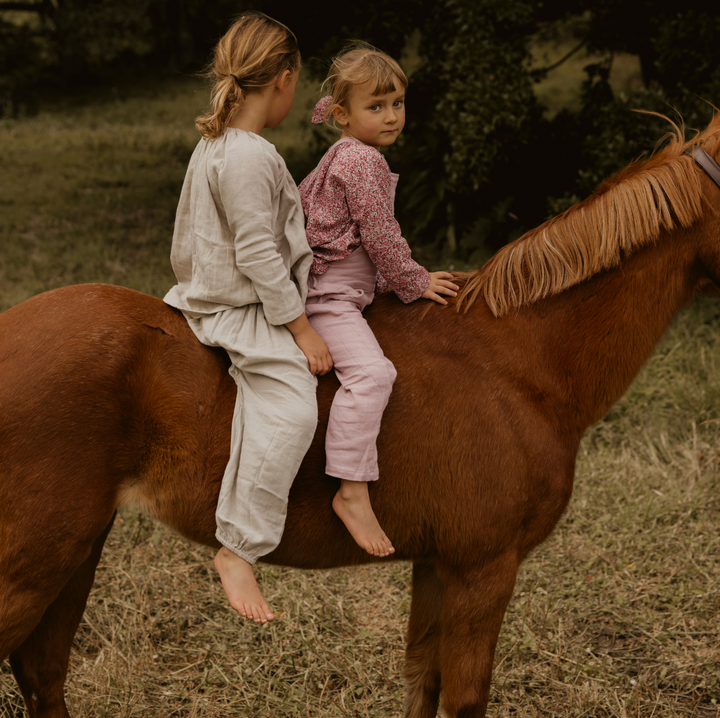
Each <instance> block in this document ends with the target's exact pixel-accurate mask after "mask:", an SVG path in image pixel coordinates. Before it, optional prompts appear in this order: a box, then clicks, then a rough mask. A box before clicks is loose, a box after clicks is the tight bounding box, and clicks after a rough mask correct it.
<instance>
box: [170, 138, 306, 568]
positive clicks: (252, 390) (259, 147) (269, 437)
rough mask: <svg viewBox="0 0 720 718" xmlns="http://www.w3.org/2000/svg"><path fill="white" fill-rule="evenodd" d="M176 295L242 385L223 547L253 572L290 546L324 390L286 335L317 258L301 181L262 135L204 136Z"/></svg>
mask: <svg viewBox="0 0 720 718" xmlns="http://www.w3.org/2000/svg"><path fill="white" fill-rule="evenodd" d="M171 261H172V266H173V270H174V271H175V275H176V276H177V279H178V283H177V285H176V286H175V287H173V288H172V289H171V290H170V291H169V292H168V294H167V295H166V297H165V301H166V302H167V303H168V304H170V305H171V306H174V307H177V308H178V309H181V310H182V311H183V313H184V314H185V317H186V318H187V320H188V324H189V325H190V327H191V329H192V330H193V332H194V333H195V335H196V336H197V337H198V339H199V340H200V341H201V342H203V344H207V345H209V346H220V347H223V348H224V349H226V350H227V352H228V355H229V356H230V360H231V362H232V366H231V368H230V374H231V375H232V376H233V378H234V379H235V381H236V383H237V385H238V397H237V403H236V405H235V414H234V416H233V425H232V439H231V446H230V461H229V463H228V466H227V468H226V470H225V474H224V476H223V481H222V487H221V489H220V497H219V500H218V508H217V514H216V520H217V525H218V528H217V533H216V536H217V538H218V540H219V541H220V543H222V544H223V545H224V546H226V547H227V548H228V549H230V550H231V551H233V552H234V553H236V554H237V555H238V556H241V557H242V558H244V559H245V560H247V561H249V562H250V563H254V562H255V561H256V560H257V558H258V557H260V556H263V555H265V554H267V553H269V552H270V551H272V550H273V549H274V548H275V547H276V546H277V544H278V543H279V542H280V539H281V537H282V532H283V528H284V525H285V516H286V511H287V496H288V492H289V491H290V486H291V484H292V481H293V479H294V478H295V475H296V474H297V471H298V469H299V467H300V463H301V461H302V459H303V457H304V456H305V453H306V451H307V449H308V448H309V446H310V442H311V441H312V438H313V435H314V433H315V428H316V425H317V401H316V396H315V391H316V386H317V381H316V379H315V377H314V376H313V375H312V374H311V373H310V370H309V368H308V362H307V359H306V358H305V355H304V354H303V353H302V352H301V351H300V349H299V348H298V346H297V345H296V344H295V340H294V339H293V337H292V334H291V333H290V331H289V330H288V329H287V328H286V327H285V326H283V325H284V324H285V323H286V322H289V321H291V320H293V319H296V318H297V317H299V316H300V315H301V314H302V313H303V309H304V303H305V297H306V294H307V277H308V273H309V270H310V264H311V263H312V251H311V249H310V247H309V245H308V243H307V239H306V238H305V229H304V215H303V210H302V205H301V203H300V195H299V193H298V190H297V187H296V186H295V182H294V181H293V179H292V177H291V176H290V173H289V172H288V170H287V167H286V166H285V162H284V161H283V159H282V157H280V155H279V154H278V153H277V151H276V150H275V148H274V147H273V145H271V144H270V143H269V142H267V141H266V140H264V139H263V138H262V137H260V136H258V135H255V134H253V133H250V132H245V131H244V130H238V129H234V128H227V129H226V130H225V132H224V133H223V134H222V135H220V137H218V138H217V139H216V140H212V141H211V140H205V139H202V140H200V142H199V143H198V146H197V147H196V148H195V151H194V153H193V155H192V158H191V159H190V165H189V167H188V170H187V174H186V176H185V182H184V184H183V189H182V193H181V196H180V202H179V205H178V210H177V216H176V219H175V232H174V235H173V245H172V252H171Z"/></svg>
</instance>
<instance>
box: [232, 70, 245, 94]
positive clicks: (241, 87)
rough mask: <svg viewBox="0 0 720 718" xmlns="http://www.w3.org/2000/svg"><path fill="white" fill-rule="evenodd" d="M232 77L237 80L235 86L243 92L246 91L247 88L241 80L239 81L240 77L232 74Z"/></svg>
mask: <svg viewBox="0 0 720 718" xmlns="http://www.w3.org/2000/svg"><path fill="white" fill-rule="evenodd" d="M230 77H232V79H233V80H235V84H236V85H237V86H238V87H239V88H240V89H241V90H244V89H245V88H243V86H242V82H240V80H239V79H238V76H237V75H233V74H231V75H230Z"/></svg>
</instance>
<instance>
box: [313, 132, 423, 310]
mask: <svg viewBox="0 0 720 718" xmlns="http://www.w3.org/2000/svg"><path fill="white" fill-rule="evenodd" d="M393 180H394V181H393ZM396 182H397V175H395V176H393V175H392V174H391V172H390V167H388V163H387V161H386V160H385V158H384V157H383V156H382V155H381V154H380V152H378V150H376V149H375V148H374V147H370V146H369V145H366V144H363V143H362V142H360V141H359V140H355V139H353V138H349V137H344V138H342V139H340V140H338V141H337V142H336V143H335V144H334V145H332V147H330V149H329V150H328V151H327V152H326V153H325V156H324V157H323V158H322V160H320V164H318V166H317V167H316V168H315V169H314V170H313V171H312V172H311V173H310V174H309V175H308V176H307V177H306V178H305V179H304V180H303V181H302V182H301V183H300V187H299V189H300V198H301V200H302V205H303V209H304V210H305V216H306V217H307V222H306V226H305V231H306V234H307V238H308V242H309V243H310V246H311V247H312V250H313V263H312V266H311V268H310V273H311V274H324V273H325V271H327V268H328V267H329V265H330V263H331V262H335V261H337V260H339V259H345V257H347V256H348V255H350V253H351V252H352V251H353V250H355V249H357V248H358V247H360V245H362V246H363V247H364V248H365V251H366V252H367V253H368V255H369V256H370V259H372V261H373V263H374V264H375V266H376V267H377V270H378V282H377V291H383V290H385V289H392V290H393V291H394V292H395V294H397V295H398V297H400V299H401V300H402V301H403V302H405V303H408V302H412V301H414V300H415V299H417V298H418V297H420V296H421V295H422V294H423V292H424V291H425V290H426V289H427V288H428V286H429V285H430V274H429V273H428V271H427V270H426V269H424V268H423V267H421V266H420V265H419V264H418V263H417V262H415V261H414V260H413V259H412V257H411V256H410V247H409V246H408V243H407V242H406V241H405V239H403V237H402V235H401V233H400V225H399V224H398V223H397V221H396V219H395V216H394V209H393V200H394V194H395V192H394V189H395V183H396Z"/></svg>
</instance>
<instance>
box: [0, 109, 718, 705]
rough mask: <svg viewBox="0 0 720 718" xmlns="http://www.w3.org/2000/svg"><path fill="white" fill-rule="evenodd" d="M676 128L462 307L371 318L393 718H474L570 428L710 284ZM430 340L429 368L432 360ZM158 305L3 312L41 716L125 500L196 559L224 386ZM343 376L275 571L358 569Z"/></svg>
mask: <svg viewBox="0 0 720 718" xmlns="http://www.w3.org/2000/svg"><path fill="white" fill-rule="evenodd" d="M695 145H697V146H703V147H704V148H705V150H707V151H708V152H709V153H710V154H711V155H712V156H717V154H718V152H720V117H716V118H715V119H714V121H713V122H712V124H711V125H710V126H709V127H708V128H707V129H706V130H705V131H704V132H703V133H702V134H700V135H699V136H697V137H696V138H695V139H694V140H692V141H691V142H685V141H684V139H683V137H682V134H681V133H680V131H678V134H677V136H676V137H674V139H673V140H672V141H671V142H670V143H669V144H668V146H667V147H666V148H665V149H663V150H662V151H660V152H659V153H658V154H656V155H654V156H653V157H652V158H650V159H649V160H647V161H645V162H643V163H639V164H636V165H632V166H630V167H629V168H628V169H626V170H625V171H623V172H622V173H621V174H620V175H619V176H617V177H616V178H614V179H613V180H611V181H610V182H608V183H606V184H605V185H603V186H601V187H600V188H599V189H598V190H597V192H596V193H595V194H594V195H593V196H592V197H590V198H589V199H588V200H586V201H585V202H583V203H581V204H579V205H577V206H576V207H573V208H571V209H570V210H568V211H567V212H566V213H565V214H563V215H561V216H560V217H557V218H555V219H554V220H551V221H550V222H547V223H546V224H544V225H542V226H541V227H539V228H538V229H536V230H534V231H532V232H530V233H529V234H528V235H526V236H525V237H523V238H521V239H520V240H518V241H517V242H515V243H514V244H512V245H509V246H508V247H506V248H505V249H503V250H502V251H500V252H499V253H498V254H497V255H496V257H495V258H494V259H493V260H492V261H491V262H490V263H489V264H488V265H486V266H485V267H484V268H483V269H481V270H478V271H477V272H475V273H473V274H470V275H464V276H462V277H460V280H461V281H464V282H465V286H464V289H463V292H462V295H461V296H460V297H459V299H458V301H457V303H456V306H455V308H454V309H453V307H452V306H450V307H444V308H441V307H437V306H428V305H427V304H425V305H422V304H421V303H418V304H415V305H411V306H408V307H405V306H401V305H400V303H399V301H398V300H397V299H396V298H394V297H393V296H383V297H380V298H379V299H378V300H377V301H376V303H375V305H374V306H373V307H372V308H371V310H370V311H369V312H368V320H369V321H370V323H371V325H372V327H373V330H374V331H375V333H376V335H377V337H378V339H379V340H380V343H381V344H382V346H383V347H384V349H385V351H386V353H387V355H388V357H389V358H390V359H391V360H392V361H393V362H394V364H395V365H396V367H397V369H398V380H397V383H396V385H395V388H394V391H393V395H392V399H391V401H390V404H389V406H388V408H387V411H386V413H385V418H384V421H383V429H382V433H381V437H380V441H379V453H380V471H381V475H382V480H381V481H379V482H378V483H377V484H373V485H372V486H371V492H372V502H373V506H374V507H375V511H376V513H377V514H378V518H379V519H380V522H381V524H382V525H383V526H384V527H385V529H386V531H387V533H388V535H389V536H391V537H392V540H393V543H394V545H395V547H396V550H397V551H396V553H395V555H394V558H395V559H400V560H412V561H413V562H414V572H413V588H412V608H411V613H410V622H409V629H408V638H407V653H406V667H405V676H406V679H407V691H408V693H407V713H406V714H407V716H411V717H412V718H420V717H424V718H430V717H432V716H435V714H436V711H437V708H438V701H439V697H440V692H441V690H442V696H443V706H444V709H445V711H446V713H447V714H448V716H453V717H455V716H462V717H464V718H469V717H470V716H477V717H479V716H484V715H485V710H486V706H487V701H488V693H489V688H490V680H491V670H492V663H493V655H494V652H495V645H496V641H497V638H498V633H499V631H500V625H501V623H502V620H503V615H504V613H505V609H506V607H507V605H508V602H509V600H510V597H511V595H512V592H513V586H514V583H515V576H516V573H517V570H518V565H519V564H520V562H521V561H522V560H523V558H524V557H525V556H526V555H527V554H528V552H529V551H530V550H531V549H532V548H533V547H535V546H537V545H538V544H539V543H540V542H541V541H543V540H544V539H545V538H546V537H547V536H548V534H549V533H550V532H551V531H552V529H553V527H554V526H555V524H556V522H557V521H558V519H559V518H560V516H561V514H562V512H563V510H564V508H565V506H566V504H567V502H568V500H569V498H570V495H571V492H572V486H573V472H574V466H575V455H576V452H577V449H578V444H579V442H580V439H581V437H582V435H583V432H584V431H585V429H586V428H587V427H588V426H589V425H590V424H592V423H593V422H594V421H597V420H598V419H599V418H600V417H602V416H603V415H604V414H605V412H606V411H607V410H608V409H609V407H610V406H611V405H612V404H613V402H615V401H616V399H617V398H618V397H619V396H620V395H621V394H622V393H623V391H624V390H625V389H626V387H627V386H628V384H629V383H630V381H631V380H632V378H633V377H634V376H635V374H636V373H637V372H638V371H639V369H640V367H641V366H642V364H643V363H644V362H645V360H646V359H647V358H648V356H649V355H650V353H651V352H652V349H653V347H654V346H655V344H656V343H657V341H658V340H659V339H660V337H661V335H662V334H663V332H664V330H665V328H666V327H667V325H668V323H669V322H670V320H671V318H672V317H673V315H674V314H675V313H676V312H677V310H678V309H679V308H680V307H681V306H683V305H684V304H686V303H687V302H688V301H689V300H690V299H691V297H692V296H693V295H694V294H695V293H696V291H698V290H716V289H717V285H718V284H720V191H718V188H717V187H716V186H715V185H714V184H712V182H711V181H710V180H709V179H708V178H707V177H706V175H705V174H704V173H703V172H702V171H701V170H700V169H699V168H698V167H697V166H696V165H695V163H694V162H693V160H692V158H691V157H690V156H688V155H687V154H684V151H685V150H686V149H687V148H688V147H690V146H695ZM430 346H432V351H428V347H430ZM226 369H227V361H226V357H225V356H224V355H223V353H222V352H219V351H213V350H211V349H207V348H205V347H203V346H201V345H200V344H198V343H197V341H196V340H195V338H194V337H193V335H192V334H191V332H190V331H189V329H188V327H187V325H186V323H185V321H184V319H183V317H182V316H181V315H180V314H178V313H176V312H175V311H173V310H172V309H170V308H169V307H167V306H165V305H164V304H163V303H162V302H161V301H159V300H157V299H153V298H151V297H148V296H145V295H142V294H139V293H137V292H133V291H130V290H127V289H122V288H119V287H111V286H104V285H83V286H76V287H67V288H64V289H59V290H55V291H52V292H48V293H46V294H42V295H40V296H37V297H35V298H33V299H30V300H28V301H26V302H23V303H22V304H20V305H18V306H16V307H14V308H13V309H10V310H9V311H7V312H6V313H5V314H3V315H2V316H0V408H1V415H0V658H2V657H5V656H8V655H9V656H10V662H11V665H12V669H13V671H14V674H15V676H16V678H17V681H18V684H19V685H20V689H21V691H22V694H23V696H24V698H25V702H26V704H27V708H28V712H29V714H30V716H32V717H36V716H37V717H40V716H42V717H53V718H57V717H60V716H67V715H68V714H67V710H66V708H65V703H64V698H63V685H64V681H65V675H66V671H67V665H68V657H69V652H70V645H71V641H72V638H73V635H74V633H75V630H76V628H77V626H78V623H79V621H80V619H81V617H82V613H83V610H84V607H85V602H86V599H87V596H88V593H89V591H90V588H91V585H92V583H93V577H94V572H95V567H96V565H97V563H98V560H99V558H100V554H101V551H102V547H103V543H104V541H105V538H106V536H107V534H108V532H109V530H110V527H111V525H112V521H113V516H114V513H115V511H116V509H117V508H118V507H119V506H123V505H125V504H128V503H131V502H132V503H135V504H139V505H140V506H142V507H144V508H146V509H147V510H148V511H149V512H150V513H151V514H152V515H154V516H156V517H157V518H159V519H160V520H162V521H164V522H165V523H167V524H169V525H170V526H172V527H174V528H175V529H176V530H178V531H179V532H180V533H182V534H183V535H184V536H187V537H188V538H190V539H192V540H194V541H200V542H202V543H205V544H208V545H216V543H215V539H214V531H215V520H214V508H215V502H216V499H217V494H218V489H219V482H220V478H221V475H222V472H223V468H224V465H225V462H226V459H227V454H228V447H229V431H230V429H229V426H230V416H231V413H232V410H233V401H234V395H235V385H234V383H233V381H232V379H230V377H229V376H228V374H227V371H226ZM336 386H337V384H336V382H335V380H334V379H332V378H326V379H324V380H323V381H321V382H320V388H319V402H320V407H321V417H322V418H321V421H320V426H319V429H318V432H317V436H316V437H315V442H314V444H313V446H312V448H311V450H310V451H309V453H308V455H307V457H306V459H305V462H304V463H303V466H302V468H301V470H300V473H299V475H298V477H297V480H296V481H295V484H294V486H293V489H292V492H291V496H290V505H289V511H288V518H287V524H286V528H285V535H284V537H283V541H282V543H281V545H280V546H279V548H278V549H277V550H276V551H275V552H274V553H273V554H272V555H270V556H268V560H269V561H271V562H273V563H281V564H287V565H290V566H298V567H303V568H304V567H307V568H320V567H323V568H325V567H332V566H340V565H348V564H359V563H363V562H367V561H371V560H373V559H372V558H370V557H369V556H368V555H367V554H365V553H364V552H362V551H361V550H360V549H359V548H358V547H357V546H356V545H355V543H354V541H353V540H352V539H351V538H350V536H349V534H348V533H347V531H346V530H345V529H344V527H343V525H342V524H341V522H340V521H339V519H337V517H336V516H335V514H334V513H333V511H332V508H331V500H332V497H333V495H334V493H335V491H336V488H337V486H336V484H335V481H334V480H333V479H330V478H328V477H326V476H324V474H323V465H324V456H323V438H324V432H325V422H326V420H327V413H328V407H329V404H330V402H331V398H332V395H333V393H334V391H335V389H336Z"/></svg>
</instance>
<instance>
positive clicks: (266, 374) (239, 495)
mask: <svg viewBox="0 0 720 718" xmlns="http://www.w3.org/2000/svg"><path fill="white" fill-rule="evenodd" d="M185 316H186V318H187V320H188V324H189V325H190V328H191V329H192V330H193V332H194V333H195V336H196V337H197V338H198V339H199V340H200V341H201V342H202V343H203V344H206V345H208V346H217V347H223V348H224V349H225V350H227V352H228V355H229V356H230V360H231V362H232V366H231V367H230V370H229V371H230V374H231V375H232V377H233V379H235V382H236V384H237V387H238V393H237V401H236V403H235V413H234V415H233V423H232V438H231V443H230V461H229V462H228V465H227V468H226V470H225V474H224V476H223V480H222V486H221V488H220V497H219V499H218V507H217V513H216V521H217V532H216V534H215V535H216V537H217V539H218V541H220V543H221V544H222V545H223V546H225V547H227V548H228V549H230V551H232V552H233V553H235V554H237V555H238V556H240V557H241V558H244V559H245V560H246V561H248V562H249V563H255V561H257V559H258V558H259V557H260V556H264V555H266V554H268V553H270V552H271V551H272V550H273V549H275V547H276V546H277V545H278V544H279V543H280V539H281V538H282V533H283V529H284V527H285V516H286V515H287V498H288V493H289V491H290V486H291V485H292V482H293V479H294V478H295V475H296V474H297V472H298V469H299V468H300V463H301V462H302V460H303V457H304V456H305V453H306V452H307V450H308V448H309V447H310V442H311V441H312V438H313V435H314V434H315V429H316V428H317V397H316V389H317V380H316V379H315V377H314V376H313V375H312V374H311V373H310V369H309V368H308V362H307V359H306V358H305V355H304V354H303V353H302V352H301V351H300V349H299V348H298V346H297V344H295V340H294V339H293V336H292V334H291V333H290V332H289V330H288V329H287V328H286V327H285V326H282V325H281V326H274V325H272V324H270V323H269V322H268V321H267V320H266V318H265V314H264V312H263V308H262V305H261V304H250V305H247V306H244V307H235V308H232V309H226V310H225V311H222V312H217V313H216V314H209V315H201V316H198V315H197V314H196V315H194V316H191V315H188V314H187V313H186V315H185Z"/></svg>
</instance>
